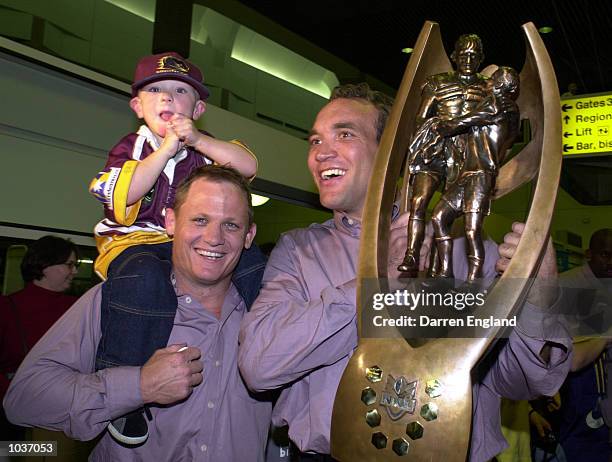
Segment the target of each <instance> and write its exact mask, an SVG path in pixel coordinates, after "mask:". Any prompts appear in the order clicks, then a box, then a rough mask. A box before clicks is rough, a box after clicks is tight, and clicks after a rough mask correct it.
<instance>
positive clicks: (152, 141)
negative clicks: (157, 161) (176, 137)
mask: <svg viewBox="0 0 612 462" xmlns="http://www.w3.org/2000/svg"><path fill="white" fill-rule="evenodd" d="M136 133H137V134H139V135H140V136H144V137H145V138H146V139H147V143H149V146H151V148H152V149H153V151H157V150H158V149H159V143H158V142H157V138H156V137H155V136H154V135H153V132H152V131H151V129H150V128H149V127H147V126H146V125H141V126H140V128H139V129H138V131H137V132H136ZM185 157H187V149H186V148H185V146H183V147H182V148H181V150H180V151H178V152H177V153H176V155H175V156H174V157H173V159H174V162H175V163H178V162H180V161H181V160H183V159H184V158H185Z"/></svg>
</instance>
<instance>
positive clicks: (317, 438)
mask: <svg viewBox="0 0 612 462" xmlns="http://www.w3.org/2000/svg"><path fill="white" fill-rule="evenodd" d="M334 94H335V95H338V94H343V93H342V91H341V90H337V91H335V92H334ZM349 94H351V95H352V92H350V93H349ZM387 100H388V99H387ZM388 106H389V105H387V110H384V111H383V110H381V109H379V108H377V106H376V105H375V104H374V103H372V102H371V101H370V100H369V99H368V98H364V97H353V96H350V97H342V96H339V97H334V98H333V99H332V100H331V101H330V102H329V103H328V104H326V105H325V106H324V107H323V108H322V109H321V111H319V114H318V115H317V117H316V119H315V122H314V125H313V128H312V130H311V134H310V137H309V143H310V150H309V154H308V168H309V169H310V172H311V173H312V175H313V178H314V181H315V184H316V185H317V187H318V189H319V196H320V200H321V203H322V204H323V205H324V206H325V207H327V208H329V209H332V210H333V212H334V217H333V218H332V219H331V220H328V221H326V222H325V223H321V224H318V223H314V224H312V225H310V226H309V227H308V228H306V229H297V230H293V231H290V232H288V233H286V234H284V235H282V236H281V238H280V240H279V241H278V243H277V245H276V247H275V249H274V250H273V251H272V254H271V255H270V259H269V261H268V265H267V267H266V272H265V274H264V279H263V288H262V290H261V292H260V295H259V297H258V298H257V300H256V301H255V303H254V305H253V308H252V310H251V311H250V312H249V313H247V314H246V315H245V317H244V320H243V323H242V327H241V332H240V342H241V343H240V351H239V365H240V369H241V372H242V374H243V377H244V379H245V381H246V382H247V384H248V385H249V387H250V388H251V389H252V390H260V391H261V390H271V389H281V390H282V393H281V395H280V398H279V400H278V402H277V404H276V406H275V410H274V416H273V422H274V424H275V425H279V426H281V425H289V436H290V438H291V439H292V441H293V442H294V443H295V444H296V445H297V446H298V448H299V450H300V451H302V452H303V453H318V455H316V456H313V455H312V454H301V455H300V458H301V460H309V459H310V460H329V459H330V457H329V453H330V426H331V413H332V407H333V402H334V397H335V394H336V390H337V387H338V384H339V382H340V378H341V376H342V373H343V372H344V369H345V367H346V365H347V363H348V361H349V358H350V356H351V355H352V353H353V350H354V349H355V347H356V346H357V328H356V309H355V302H356V288H357V280H356V275H357V259H358V254H359V240H360V234H361V219H362V213H363V208H364V203H365V198H366V194H367V186H368V182H369V180H370V176H371V174H372V170H373V164H374V159H375V156H376V152H377V149H378V137H377V127H378V121H379V120H380V117H384V113H385V112H388ZM407 222H408V215H407V214H403V215H400V216H398V211H397V210H395V211H394V216H393V221H392V225H391V231H390V236H389V243H388V245H389V260H388V264H387V273H388V275H389V277H390V278H397V277H398V276H399V274H400V273H399V271H398V270H397V266H398V265H399V263H400V262H401V261H402V258H403V255H404V250H405V249H406V242H407V237H406V232H405V229H406V225H407ZM523 229H524V228H523V226H522V225H521V224H519V223H516V224H514V226H513V231H512V232H511V233H509V234H508V235H506V237H505V242H504V244H503V245H501V246H500V247H499V252H500V253H499V254H495V252H488V253H487V261H486V262H485V275H486V277H489V278H492V277H493V276H494V275H495V268H494V267H495V266H496V265H497V269H498V270H500V271H503V270H504V269H506V268H507V265H508V263H509V259H510V258H511V257H512V256H513V255H514V253H515V251H516V247H517V245H518V241H519V239H520V237H521V233H522V232H523ZM425 243H426V245H430V243H431V239H428V240H426V241H425ZM454 251H456V252H465V250H464V248H462V247H461V246H458V245H456V246H455V248H454ZM463 255H464V256H463V259H460V258H456V260H455V274H456V276H457V277H458V278H464V279H465V277H466V276H467V262H466V259H465V253H464V254H463ZM499 255H501V258H500V259H499V260H498V261H497V263H496V262H495V261H496V259H497V257H498V256H499ZM539 274H540V276H542V277H548V278H551V279H553V280H554V278H555V277H556V266H555V258H554V251H553V249H552V245H550V244H549V247H548V252H547V254H546V257H545V258H544V260H543V262H542V265H541V267H540V273H539ZM536 292H537V291H536ZM534 295H535V293H534V292H533V291H532V292H530V294H529V297H530V298H529V299H528V301H534V299H533V296H534ZM545 301H546V302H549V301H550V300H545ZM542 306H545V307H547V305H545V304H542ZM544 313H545V312H542V311H541V310H539V308H537V307H535V306H533V305H531V303H527V304H526V306H525V307H524V309H523V313H522V315H521V318H520V320H519V321H518V327H517V328H516V329H515V330H514V331H513V332H512V334H511V335H510V338H509V340H508V342H507V343H506V344H505V345H504V346H503V348H500V351H499V354H498V356H497V357H496V361H492V364H489V366H490V367H489V368H488V369H482V368H481V369H479V370H478V371H477V372H478V373H477V374H475V377H476V379H475V384H474V388H473V396H474V407H473V409H474V415H473V432H472V444H471V455H470V460H471V461H474V462H479V461H485V460H489V459H490V458H491V457H493V456H494V455H495V454H497V453H498V452H500V451H501V450H502V449H503V448H504V445H505V442H504V439H503V437H502V435H501V431H500V423H499V396H500V395H504V396H507V397H510V398H512V399H525V398H527V397H530V395H531V394H532V393H533V394H535V395H539V394H554V392H555V391H556V389H557V388H558V387H559V386H560V385H561V382H562V380H563V378H564V377H565V375H566V373H567V369H568V368H569V356H568V354H567V351H568V350H569V348H570V342H569V339H564V336H565V337H567V334H566V333H565V332H564V331H563V330H562V329H559V330H557V331H556V332H553V335H554V334H558V335H555V337H561V338H560V339H559V340H558V343H557V344H551V343H548V342H547V341H546V339H547V338H551V337H550V335H551V332H550V331H544V329H543V326H542V325H541V322H540V319H541V317H542V316H544ZM554 327H557V326H556V325H555V326H554ZM465 431H466V432H469V431H470V430H469V429H465ZM347 438H350V435H347ZM312 457H317V458H316V459H312Z"/></svg>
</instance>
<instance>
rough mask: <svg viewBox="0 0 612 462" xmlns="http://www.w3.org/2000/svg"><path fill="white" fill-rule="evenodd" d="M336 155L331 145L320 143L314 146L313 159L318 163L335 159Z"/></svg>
mask: <svg viewBox="0 0 612 462" xmlns="http://www.w3.org/2000/svg"><path fill="white" fill-rule="evenodd" d="M337 155H338V153H337V152H336V148H335V147H334V146H333V144H332V143H321V144H319V145H318V146H316V151H315V158H316V159H317V160H318V161H319V162H323V161H325V160H327V159H331V158H333V157H336V156H337Z"/></svg>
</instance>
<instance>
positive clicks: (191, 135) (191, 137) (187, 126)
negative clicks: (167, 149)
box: [170, 114, 201, 146]
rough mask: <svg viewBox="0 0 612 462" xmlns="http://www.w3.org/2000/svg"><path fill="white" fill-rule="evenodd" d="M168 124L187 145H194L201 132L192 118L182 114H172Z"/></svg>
mask: <svg viewBox="0 0 612 462" xmlns="http://www.w3.org/2000/svg"><path fill="white" fill-rule="evenodd" d="M170 126H171V127H172V130H174V132H175V133H176V134H177V136H178V137H179V139H180V140H181V142H183V143H184V144H186V145H187V146H194V145H195V144H196V143H197V142H198V140H199V139H200V136H201V133H200V132H199V131H198V129H197V128H196V126H195V124H194V123H193V120H191V119H190V118H189V117H187V116H184V115H183V114H174V115H173V116H172V117H171V118H170Z"/></svg>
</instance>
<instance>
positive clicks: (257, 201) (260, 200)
mask: <svg viewBox="0 0 612 462" xmlns="http://www.w3.org/2000/svg"><path fill="white" fill-rule="evenodd" d="M269 200H270V198H269V197H266V196H260V195H259V194H251V203H252V204H253V207H258V206H260V205H264V204H265V203H266V202H268V201H269Z"/></svg>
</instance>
